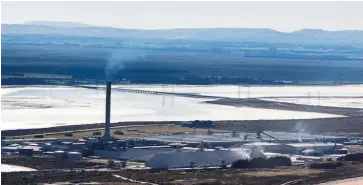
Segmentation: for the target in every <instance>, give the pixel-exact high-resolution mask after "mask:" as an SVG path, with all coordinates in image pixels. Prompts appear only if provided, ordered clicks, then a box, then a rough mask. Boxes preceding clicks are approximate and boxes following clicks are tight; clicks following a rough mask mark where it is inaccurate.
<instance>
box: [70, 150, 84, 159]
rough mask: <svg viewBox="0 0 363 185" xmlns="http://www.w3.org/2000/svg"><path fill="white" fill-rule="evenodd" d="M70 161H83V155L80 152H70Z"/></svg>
mask: <svg viewBox="0 0 363 185" xmlns="http://www.w3.org/2000/svg"><path fill="white" fill-rule="evenodd" d="M68 159H70V160H82V159H83V157H82V154H81V153H79V152H68Z"/></svg>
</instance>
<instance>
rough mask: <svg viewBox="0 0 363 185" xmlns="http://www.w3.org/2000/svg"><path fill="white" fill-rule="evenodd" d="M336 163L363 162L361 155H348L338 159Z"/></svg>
mask: <svg viewBox="0 0 363 185" xmlns="http://www.w3.org/2000/svg"><path fill="white" fill-rule="evenodd" d="M337 161H363V153H356V154H348V155H345V156H342V157H339V158H338V159H337Z"/></svg>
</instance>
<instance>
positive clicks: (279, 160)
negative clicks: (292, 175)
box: [267, 156, 292, 167]
mask: <svg viewBox="0 0 363 185" xmlns="http://www.w3.org/2000/svg"><path fill="white" fill-rule="evenodd" d="M267 162H268V163H269V166H273V167H275V166H291V165H292V162H291V159H290V158H289V157H285V156H276V157H270V158H268V160H267Z"/></svg>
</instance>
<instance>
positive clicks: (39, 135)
mask: <svg viewBox="0 0 363 185" xmlns="http://www.w3.org/2000/svg"><path fill="white" fill-rule="evenodd" d="M34 138H44V135H42V134H38V135H35V136H34Z"/></svg>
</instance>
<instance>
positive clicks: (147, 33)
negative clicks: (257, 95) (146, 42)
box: [1, 22, 363, 47]
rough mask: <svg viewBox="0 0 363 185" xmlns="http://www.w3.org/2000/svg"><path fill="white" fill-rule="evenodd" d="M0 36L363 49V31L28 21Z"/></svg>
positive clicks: (4, 29) (6, 27)
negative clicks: (139, 26)
mask: <svg viewBox="0 0 363 185" xmlns="http://www.w3.org/2000/svg"><path fill="white" fill-rule="evenodd" d="M1 34H51V35H68V36H88V37H111V38H128V39H173V40H174V39H177V40H201V41H202V40H203V41H236V42H239V41H241V42H262V43H286V44H322V45H324V44H334V45H349V46H357V47H363V31H361V30H345V31H326V30H320V29H317V30H316V29H303V30H299V31H295V32H289V33H285V32H279V31H275V30H272V29H255V28H196V29H160V30H136V29H122V28H113V27H99V26H91V25H86V24H80V23H73V22H27V23H25V24H2V33H1Z"/></svg>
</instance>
